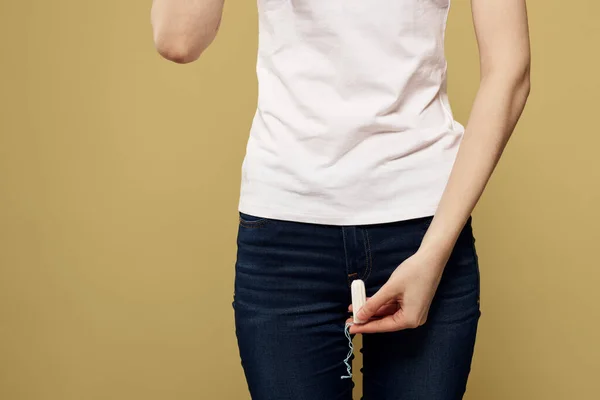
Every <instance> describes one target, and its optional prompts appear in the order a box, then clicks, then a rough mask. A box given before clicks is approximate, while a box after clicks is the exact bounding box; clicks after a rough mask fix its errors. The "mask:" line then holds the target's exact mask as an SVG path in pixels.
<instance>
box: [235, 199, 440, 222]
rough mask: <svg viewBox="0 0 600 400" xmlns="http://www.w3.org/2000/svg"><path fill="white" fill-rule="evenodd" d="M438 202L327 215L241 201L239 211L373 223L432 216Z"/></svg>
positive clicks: (296, 219)
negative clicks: (383, 209)
mask: <svg viewBox="0 0 600 400" xmlns="http://www.w3.org/2000/svg"><path fill="white" fill-rule="evenodd" d="M437 207H438V203H434V204H429V205H422V204H420V205H419V206H418V207H406V206H401V205H398V206H397V207H393V209H391V210H390V209H386V210H385V211H382V210H379V211H377V212H359V213H356V214H353V215H344V216H326V215H313V214H306V213H300V212H296V211H292V210H284V209H280V208H276V207H270V206H264V205H257V204H252V203H248V202H246V201H243V200H242V201H240V202H239V205H238V211H239V212H242V213H244V214H249V215H253V216H257V217H263V218H270V219H278V220H284V221H293V222H303V223H311V224H321V225H340V226H342V225H372V224H382V223H388V222H398V221H404V220H410V219H416V218H423V217H430V216H432V215H434V214H435V212H436V210H437Z"/></svg>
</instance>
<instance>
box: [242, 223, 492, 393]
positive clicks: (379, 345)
mask: <svg viewBox="0 0 600 400" xmlns="http://www.w3.org/2000/svg"><path fill="white" fill-rule="evenodd" d="M431 220H432V217H425V218H418V219H413V220H407V221H400V222H392V223H384V224H373V225H361V226H329V225H318V224H308V223H300V222H292V221H281V220H274V219H268V218H261V217H258V216H250V215H246V214H243V213H240V223H239V231H238V238H237V244H238V252H237V261H236V265H235V292H234V296H233V299H234V300H233V304H232V305H233V308H234V315H235V327H236V336H237V343H238V347H239V354H240V358H241V364H242V367H243V370H244V373H245V377H246V381H247V384H248V388H249V391H250V394H251V396H252V399H254V400H336V399H339V400H351V399H352V388H353V387H354V383H353V382H352V380H351V379H341V376H342V375H346V374H347V371H346V366H345V364H344V359H345V358H346V356H347V353H348V339H347V338H346V337H345V335H344V323H345V321H346V319H347V318H348V317H349V313H348V310H347V309H348V305H349V304H350V302H351V295H350V283H351V282H352V280H353V279H356V278H360V279H362V280H364V281H365V285H366V291H367V296H372V295H373V294H374V293H375V292H376V291H377V290H378V289H379V288H380V287H381V286H382V285H383V284H384V283H385V282H386V281H387V279H388V278H389V276H390V275H391V273H392V271H393V270H394V269H395V268H396V267H398V265H399V264H401V263H402V261H404V260H405V259H407V258H408V257H410V256H411V255H412V254H414V253H415V252H416V251H417V249H418V247H419V245H420V243H421V240H422V238H423V236H424V234H425V232H426V230H427V228H428V226H429V224H430V222H431ZM474 243H475V240H474V237H473V233H472V228H471V218H469V221H468V222H467V224H466V225H465V227H464V229H463V231H462V232H461V234H460V237H459V238H458V241H457V243H456V246H455V247H454V250H453V253H452V255H451V257H450V260H449V262H448V264H447V266H446V268H445V270H444V274H443V276H442V280H441V282H440V285H439V287H438V290H437V292H436V295H435V297H434V300H433V303H432V305H431V308H430V312H429V317H428V320H427V322H426V323H425V324H424V325H423V326H421V327H419V328H416V329H409V330H402V331H397V332H387V333H373V334H364V335H363V348H362V350H361V352H362V353H363V368H362V372H363V396H364V397H363V398H364V399H365V400H458V399H462V397H463V394H464V391H465V387H466V383H467V377H468V375H469V371H470V366H471V359H472V356H473V348H474V345H475V335H476V331H477V323H478V320H479V317H480V309H479V267H478V262H477V254H476V251H475V244H474Z"/></svg>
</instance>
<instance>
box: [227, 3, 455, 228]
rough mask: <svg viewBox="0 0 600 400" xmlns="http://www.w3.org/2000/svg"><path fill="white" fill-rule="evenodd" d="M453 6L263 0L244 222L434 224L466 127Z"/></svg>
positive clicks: (246, 165)
mask: <svg viewBox="0 0 600 400" xmlns="http://www.w3.org/2000/svg"><path fill="white" fill-rule="evenodd" d="M449 6H450V0H258V12H259V50H258V59H257V69H256V71H257V77H258V84H259V86H258V105H257V110H256V114H255V116H254V120H253V123H252V127H251V130H250V136H249V140H248V144H247V148H246V156H245V158H244V161H243V164H242V182H241V191H240V201H239V211H241V212H243V213H247V214H250V215H255V216H261V217H268V218H275V219H283V220H291V221H298V222H310V223H318V224H329V225H359V224H373V223H383V222H391V221H399V220H405V219H412V218H418V217H423V216H429V215H433V214H434V213H435V211H436V209H437V206H438V203H439V200H440V197H441V195H442V192H443V190H444V188H445V186H446V183H447V181H448V176H449V174H450V171H451V168H452V165H453V163H454V160H455V157H456V152H457V150H458V146H459V144H460V141H461V138H462V136H463V133H464V127H463V126H462V125H461V124H460V123H458V122H456V121H455V120H454V118H453V115H452V111H451V108H450V104H449V102H448V97H447V94H446V59H445V56H444V34H445V29H446V20H447V17H448V9H449Z"/></svg>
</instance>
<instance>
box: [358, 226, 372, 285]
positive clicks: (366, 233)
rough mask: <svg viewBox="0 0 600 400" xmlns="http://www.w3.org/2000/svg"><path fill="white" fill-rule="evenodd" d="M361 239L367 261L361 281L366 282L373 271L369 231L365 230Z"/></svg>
mask: <svg viewBox="0 0 600 400" xmlns="http://www.w3.org/2000/svg"><path fill="white" fill-rule="evenodd" d="M363 238H364V240H365V257H366V261H367V266H366V270H365V273H364V274H363V277H362V278H361V279H362V280H363V281H365V282H366V280H367V279H369V275H371V270H372V269H373V259H372V256H371V242H370V240H369V231H367V230H366V229H364V230H363Z"/></svg>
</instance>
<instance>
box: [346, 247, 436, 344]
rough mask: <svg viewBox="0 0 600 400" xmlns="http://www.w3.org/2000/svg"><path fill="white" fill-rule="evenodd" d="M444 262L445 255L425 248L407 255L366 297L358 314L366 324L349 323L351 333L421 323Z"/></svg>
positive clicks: (407, 326)
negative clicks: (435, 253) (375, 291)
mask: <svg viewBox="0 0 600 400" xmlns="http://www.w3.org/2000/svg"><path fill="white" fill-rule="evenodd" d="M446 262H447V257H440V256H439V255H432V254H427V253H426V252H424V251H418V252H417V253H416V254H414V255H413V256H411V257H410V258H408V259H407V260H406V261H404V262H403V263H402V264H400V266H399V267H397V268H396V269H395V270H394V272H393V273H392V275H391V276H390V278H389V279H388V281H387V282H386V283H385V284H384V285H383V286H382V287H381V288H380V289H379V291H377V293H375V295H373V296H372V297H370V298H368V299H367V302H366V303H365V305H364V306H363V307H362V308H361V309H360V310H359V311H358V314H357V317H358V319H359V320H360V321H365V323H361V324H354V325H352V326H351V327H350V333H373V332H391V331H398V330H401V329H408V328H416V327H418V326H421V325H423V324H424V323H425V321H426V320H427V314H428V312H429V307H430V305H431V301H432V300H433V296H434V294H435V292H436V290H437V287H438V284H439V282H440V279H441V276H442V271H443V269H444V266H445V264H446ZM349 310H350V311H352V306H350V307H349ZM350 321H352V319H351V318H350V319H349V320H348V322H350Z"/></svg>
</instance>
